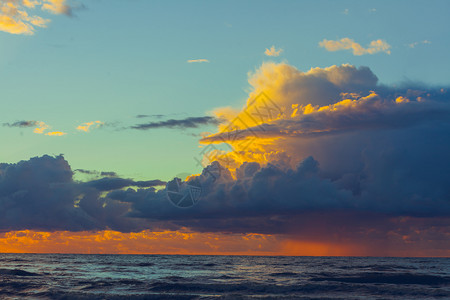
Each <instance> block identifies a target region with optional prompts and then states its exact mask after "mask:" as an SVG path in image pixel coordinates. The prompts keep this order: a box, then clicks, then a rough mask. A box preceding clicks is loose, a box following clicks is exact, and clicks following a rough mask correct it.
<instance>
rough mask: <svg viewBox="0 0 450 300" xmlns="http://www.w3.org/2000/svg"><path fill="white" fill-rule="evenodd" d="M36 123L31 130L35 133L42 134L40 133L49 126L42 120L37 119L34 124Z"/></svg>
mask: <svg viewBox="0 0 450 300" xmlns="http://www.w3.org/2000/svg"><path fill="white" fill-rule="evenodd" d="M36 125H38V127H36V128H35V129H34V130H33V132H34V133H37V134H42V133H44V131H45V130H47V129H49V128H50V126H49V125H47V124H45V123H44V122H41V121H37V124H36Z"/></svg>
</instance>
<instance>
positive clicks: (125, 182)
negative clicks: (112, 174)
mask: <svg viewBox="0 0 450 300" xmlns="http://www.w3.org/2000/svg"><path fill="white" fill-rule="evenodd" d="M165 184H166V183H165V182H164V181H161V180H149V181H133V180H131V179H123V178H102V179H98V180H93V181H89V182H87V183H86V185H88V186H90V187H93V188H96V189H97V190H99V191H112V190H117V189H121V188H124V187H128V186H136V187H141V188H142V187H154V186H161V185H165Z"/></svg>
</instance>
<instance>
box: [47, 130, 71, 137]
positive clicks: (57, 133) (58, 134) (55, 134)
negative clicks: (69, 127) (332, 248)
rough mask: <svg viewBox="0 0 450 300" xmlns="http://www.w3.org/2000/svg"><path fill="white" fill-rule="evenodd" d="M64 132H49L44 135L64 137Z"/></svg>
mask: <svg viewBox="0 0 450 300" xmlns="http://www.w3.org/2000/svg"><path fill="white" fill-rule="evenodd" d="M66 134H67V133H66V132H62V131H51V132H47V133H46V134H45V135H49V136H63V135H66Z"/></svg>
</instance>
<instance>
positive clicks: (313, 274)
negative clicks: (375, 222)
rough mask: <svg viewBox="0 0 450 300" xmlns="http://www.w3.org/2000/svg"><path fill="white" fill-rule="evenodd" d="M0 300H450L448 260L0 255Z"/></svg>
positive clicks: (449, 262) (449, 266)
mask: <svg viewBox="0 0 450 300" xmlns="http://www.w3.org/2000/svg"><path fill="white" fill-rule="evenodd" d="M0 299H450V258H389V257H386V258H377V257H293V256H216V255H214V256H207V255H90V254H89V255H80V254H0Z"/></svg>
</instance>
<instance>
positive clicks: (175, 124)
mask: <svg viewBox="0 0 450 300" xmlns="http://www.w3.org/2000/svg"><path fill="white" fill-rule="evenodd" d="M219 123H220V120H219V119H217V118H215V117H210V116H205V117H189V118H185V119H171V120H167V121H160V122H150V123H145V124H138V125H135V126H131V127H130V128H132V129H139V130H148V129H156V128H179V129H185V128H198V127H200V126H203V125H217V124H219Z"/></svg>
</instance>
